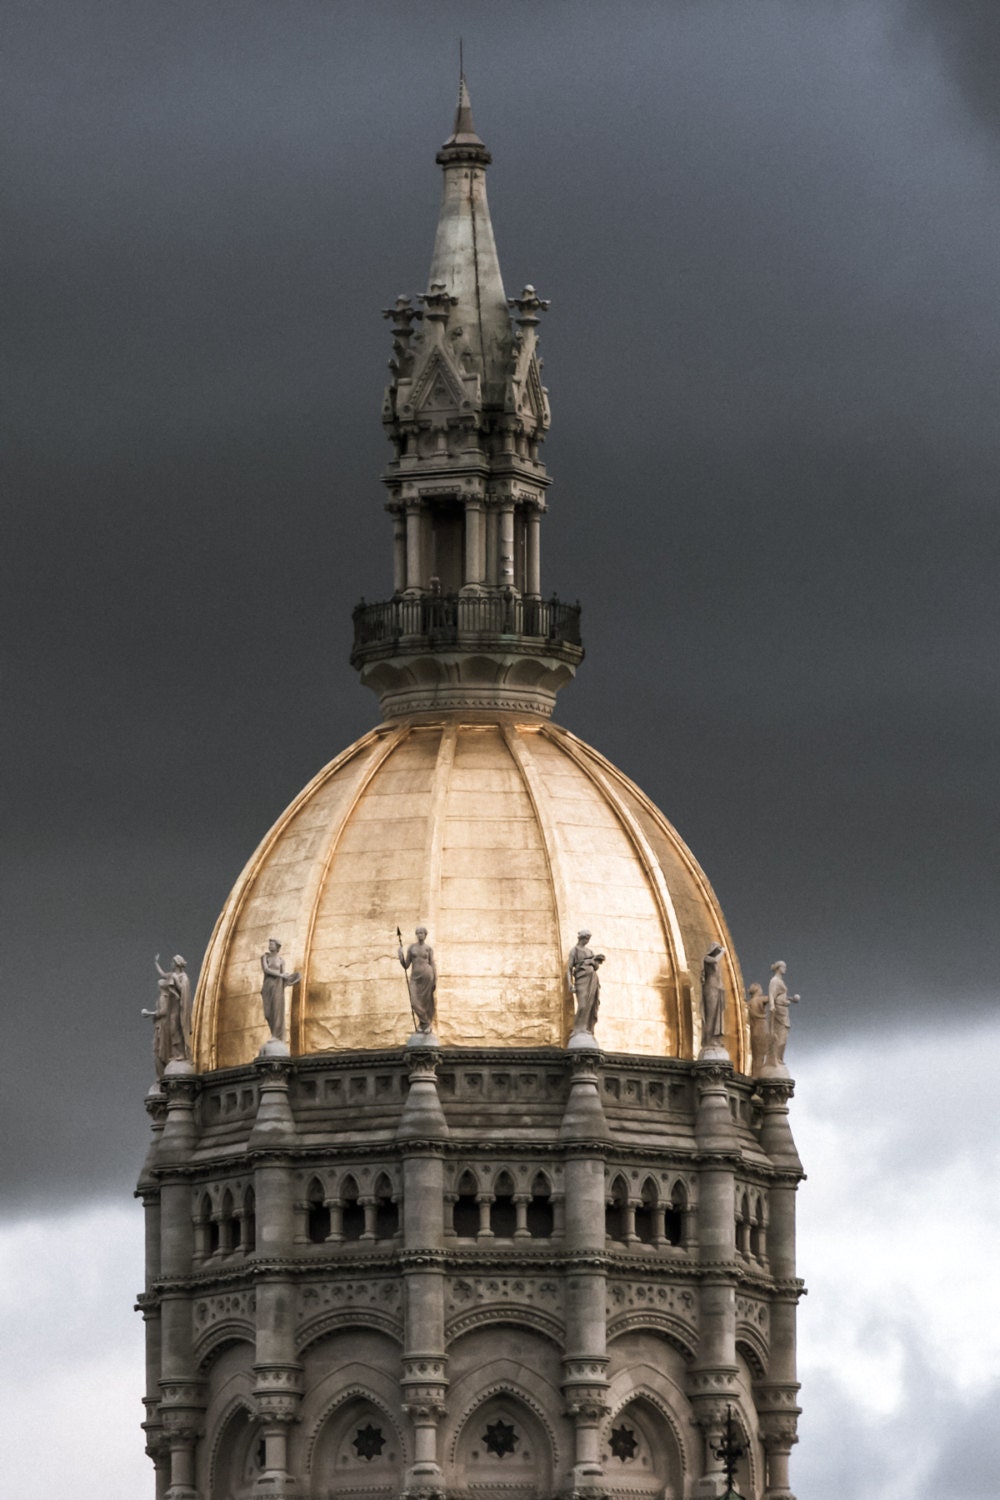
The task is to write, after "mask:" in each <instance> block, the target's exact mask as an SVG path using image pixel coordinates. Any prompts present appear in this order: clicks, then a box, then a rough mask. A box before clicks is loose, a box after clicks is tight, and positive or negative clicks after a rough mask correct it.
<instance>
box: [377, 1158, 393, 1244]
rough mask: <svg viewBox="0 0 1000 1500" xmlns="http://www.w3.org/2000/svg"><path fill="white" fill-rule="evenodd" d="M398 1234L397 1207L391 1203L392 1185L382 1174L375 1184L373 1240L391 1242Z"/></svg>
mask: <svg viewBox="0 0 1000 1500" xmlns="http://www.w3.org/2000/svg"><path fill="white" fill-rule="evenodd" d="M398 1233H399V1205H398V1203H395V1202H393V1197H392V1184H391V1182H390V1181H389V1179H388V1177H386V1176H385V1174H384V1173H383V1174H382V1176H381V1177H380V1178H379V1179H378V1181H377V1182H376V1184H375V1238H376V1239H377V1240H391V1239H393V1238H394V1237H395V1236H396V1235H397V1234H398Z"/></svg>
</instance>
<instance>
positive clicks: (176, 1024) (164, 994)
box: [142, 953, 191, 1078]
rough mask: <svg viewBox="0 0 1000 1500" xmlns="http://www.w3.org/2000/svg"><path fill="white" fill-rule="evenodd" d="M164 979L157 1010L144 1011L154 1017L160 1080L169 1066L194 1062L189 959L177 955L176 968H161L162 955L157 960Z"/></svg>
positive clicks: (161, 979) (154, 1048) (159, 972)
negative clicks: (172, 1063) (188, 970)
mask: <svg viewBox="0 0 1000 1500" xmlns="http://www.w3.org/2000/svg"><path fill="white" fill-rule="evenodd" d="M153 962H154V964H155V965H156V972H157V974H158V975H159V976H160V977H159V980H158V982H157V988H158V994H157V998H156V1009H155V1010H143V1012H142V1014H143V1015H144V1016H152V1018H153V1062H154V1064H155V1067H156V1076H157V1078H162V1077H163V1073H164V1069H165V1068H166V1066H167V1063H171V1062H190V1060H191V981H190V979H189V978H188V973H187V959H185V958H182V957H181V955H180V954H179V953H177V954H175V955H174V961H173V962H174V966H173V968H172V969H169V970H168V969H161V968H160V955H159V954H157V955H156V957H155V959H154V960H153Z"/></svg>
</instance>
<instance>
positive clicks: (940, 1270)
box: [792, 1022, 1000, 1500]
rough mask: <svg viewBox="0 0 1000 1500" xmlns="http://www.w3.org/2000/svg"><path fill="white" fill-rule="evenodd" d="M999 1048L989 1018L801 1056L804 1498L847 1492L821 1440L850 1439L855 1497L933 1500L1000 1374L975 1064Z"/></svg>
mask: <svg viewBox="0 0 1000 1500" xmlns="http://www.w3.org/2000/svg"><path fill="white" fill-rule="evenodd" d="M997 1056H1000V1025H998V1024H997V1023H995V1022H993V1023H983V1024H981V1025H980V1026H979V1027H978V1028H976V1027H967V1028H966V1029H964V1030H963V1031H962V1033H961V1034H960V1035H956V1036H953V1037H944V1038H942V1037H941V1036H939V1035H931V1034H927V1033H918V1032H912V1031H907V1032H902V1033H900V1032H897V1033H895V1034H883V1035H881V1036H877V1035H875V1034H872V1033H869V1034H867V1035H865V1036H864V1037H854V1038H852V1039H851V1041H850V1042H845V1043H844V1044H842V1045H841V1046H839V1047H836V1048H832V1049H831V1048H828V1049H826V1050H824V1051H823V1052H822V1053H815V1054H813V1055H811V1056H810V1055H809V1053H806V1054H805V1056H804V1057H803V1058H802V1059H801V1060H800V1061H799V1062H798V1063H797V1065H796V1074H797V1092H796V1098H795V1101H794V1103H793V1106H792V1127H793V1130H794V1132H795V1137H796V1142H797V1144H798V1147H799V1153H800V1155H801V1156H802V1159H803V1163H804V1165H805V1168H806V1171H807V1172H808V1174H809V1180H808V1182H806V1183H804V1184H803V1187H802V1189H801V1192H800V1195H799V1214H798V1222H799V1270H800V1274H802V1275H803V1276H804V1277H805V1279H806V1282H807V1284H808V1286H809V1296H808V1297H807V1298H806V1299H805V1301H804V1302H803V1303H802V1305H801V1310H800V1317H799V1333H800V1341H799V1370H800V1377H801V1379H802V1382H803V1392H802V1405H803V1411H804V1416H803V1419H802V1442H801V1444H800V1446H799V1449H798V1450H797V1451H796V1454H795V1468H794V1476H795V1480H796V1487H797V1488H798V1489H799V1491H800V1493H801V1494H802V1495H803V1496H807V1497H808V1500H834V1497H837V1500H842V1497H843V1495H844V1494H845V1488H844V1468H843V1463H844V1460H843V1458H842V1456H838V1457H837V1458H836V1461H834V1462H831V1455H833V1454H837V1453H838V1445H839V1446H840V1448H841V1449H843V1448H844V1445H845V1444H846V1445H847V1447H848V1448H851V1449H853V1451H854V1452H855V1453H858V1452H864V1453H866V1454H867V1455H868V1458H867V1460H866V1462H865V1464H864V1466H863V1467H864V1472H862V1473H859V1474H858V1475H856V1476H855V1478H854V1480H853V1482H852V1484H851V1486H850V1488H849V1493H850V1495H851V1500H876V1497H877V1500H895V1497H896V1496H897V1495H898V1496H899V1497H903V1496H906V1497H907V1500H913V1497H914V1496H919V1497H921V1500H943V1497H942V1494H941V1490H940V1488H939V1481H934V1482H933V1484H934V1487H933V1488H931V1487H927V1486H929V1485H931V1484H932V1480H931V1474H932V1471H933V1470H934V1469H935V1466H936V1464H937V1461H938V1457H939V1455H940V1454H941V1452H942V1451H943V1449H944V1448H945V1446H946V1445H947V1444H948V1442H949V1438H950V1434H951V1431H952V1430H953V1428H954V1425H955V1423H956V1421H961V1420H962V1419H963V1414H964V1413H965V1412H967V1411H968V1410H969V1409H971V1407H972V1405H973V1404H974V1403H977V1402H978V1401H979V1400H981V1397H982V1391H983V1389H984V1387H989V1386H990V1385H992V1384H995V1383H996V1382H997V1380H998V1377H1000V1287H998V1284H997V1278H996V1276H995V1273H994V1266H995V1261H996V1246H997V1244H998V1243H1000V1202H998V1199H997V1196H996V1194H995V1193H994V1192H993V1189H992V1184H994V1183H995V1182H996V1181H997V1168H998V1166H1000V1142H998V1136H997V1130H996V1126H995V1120H994V1108H995V1106H994V1101H993V1097H992V1091H991V1089H990V1088H989V1087H987V1086H984V1084H983V1081H982V1078H983V1068H982V1064H983V1063H985V1062H988V1060H989V1059H991V1058H996V1057H997ZM970 1462H971V1459H970ZM953 1480H954V1483H955V1493H956V1494H958V1493H962V1494H963V1495H965V1494H966V1493H969V1494H972V1493H974V1491H972V1490H971V1489H968V1488H967V1487H966V1488H963V1477H962V1474H961V1473H960V1472H958V1471H953ZM969 1480H970V1483H971V1481H972V1471H971V1469H970V1471H969ZM976 1493H977V1492H976Z"/></svg>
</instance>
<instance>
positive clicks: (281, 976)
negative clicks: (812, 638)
mask: <svg viewBox="0 0 1000 1500" xmlns="http://www.w3.org/2000/svg"><path fill="white" fill-rule="evenodd" d="M280 952H281V944H280V943H279V942H278V939H277V938H268V940H267V952H266V953H262V954H261V956H260V966H261V969H262V970H263V972H264V982H263V984H262V985H261V987H260V996H261V999H262V1001H263V1002H264V1019H265V1021H266V1022H267V1024H268V1028H269V1030H270V1032H271V1035H272V1036H273V1037H274V1038H275V1039H276V1040H277V1041H279V1042H287V1041H288V1037H287V1035H286V1031H287V1026H286V1018H285V990H286V989H287V988H288V986H289V985H290V984H298V982H299V980H300V979H301V978H302V975H301V974H300V973H299V972H298V970H296V972H295V973H294V974H286V973H285V960H284V959H283V958H281V957H280V956H279V955H280Z"/></svg>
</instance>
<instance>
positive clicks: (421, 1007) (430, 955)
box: [396, 927, 437, 1032]
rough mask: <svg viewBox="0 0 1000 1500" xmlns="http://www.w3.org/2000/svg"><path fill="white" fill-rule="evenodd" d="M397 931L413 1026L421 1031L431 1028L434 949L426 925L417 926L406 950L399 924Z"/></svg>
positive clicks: (435, 973) (435, 982)
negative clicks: (412, 940)
mask: <svg viewBox="0 0 1000 1500" xmlns="http://www.w3.org/2000/svg"><path fill="white" fill-rule="evenodd" d="M396 933H397V936H399V961H400V963H401V964H402V965H403V968H404V970H405V971H406V986H407V989H408V990H409V992H410V1010H411V1011H412V1013H413V1029H414V1031H422V1032H430V1031H433V1029H434V1009H435V999H434V996H435V991H436V989H437V967H436V965H435V963H434V949H433V948H432V947H430V945H429V944H428V942H427V928H426V927H418V928H417V930H416V939H417V941H416V942H415V943H411V944H410V946H409V947H408V948H407V950H406V952H405V953H404V952H403V940H402V935H401V934H400V932H399V928H398V927H397V928H396Z"/></svg>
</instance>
